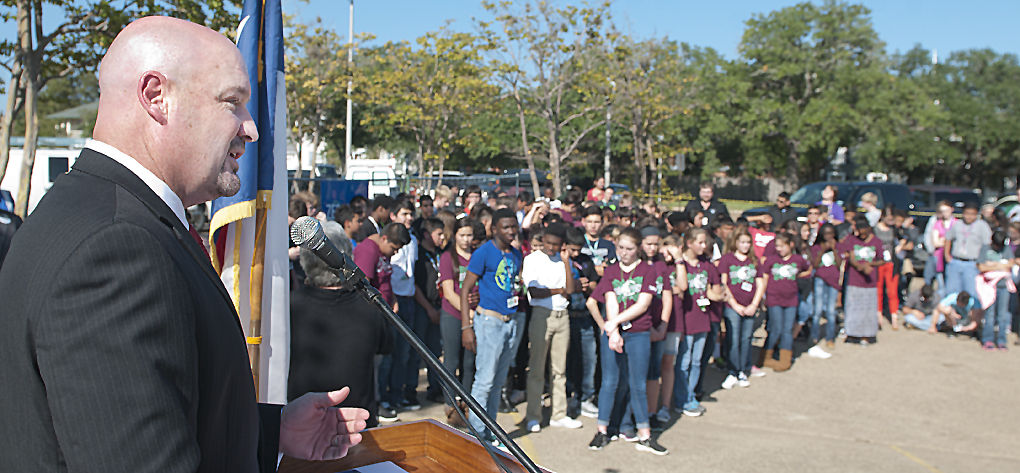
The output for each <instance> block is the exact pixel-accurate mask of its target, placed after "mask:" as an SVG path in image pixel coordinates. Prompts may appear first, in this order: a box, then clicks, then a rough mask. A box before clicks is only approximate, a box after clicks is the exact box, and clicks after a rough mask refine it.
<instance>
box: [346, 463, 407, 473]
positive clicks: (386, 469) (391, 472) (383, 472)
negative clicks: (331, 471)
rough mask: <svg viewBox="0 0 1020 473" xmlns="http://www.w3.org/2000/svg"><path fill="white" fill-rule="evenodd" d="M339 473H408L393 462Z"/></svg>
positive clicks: (374, 464)
mask: <svg viewBox="0 0 1020 473" xmlns="http://www.w3.org/2000/svg"><path fill="white" fill-rule="evenodd" d="M338 473H407V470H405V469H403V468H401V467H399V466H397V465H396V464H395V463H393V462H382V463H373V464H371V465H365V466H359V467H357V468H355V469H353V470H345V471H341V472H338Z"/></svg>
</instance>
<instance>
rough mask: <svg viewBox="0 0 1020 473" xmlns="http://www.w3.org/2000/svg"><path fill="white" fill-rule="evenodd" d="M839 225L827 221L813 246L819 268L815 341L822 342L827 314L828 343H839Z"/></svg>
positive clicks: (813, 322) (813, 327)
mask: <svg viewBox="0 0 1020 473" xmlns="http://www.w3.org/2000/svg"><path fill="white" fill-rule="evenodd" d="M837 237H838V233H837V232H836V226H835V225H833V224H831V223H826V224H823V225H822V226H821V228H820V229H819V230H818V236H817V237H816V238H815V244H814V245H811V266H813V267H814V268H815V280H814V303H815V304H814V305H815V310H814V313H813V314H812V319H811V342H812V343H817V342H819V331H820V327H819V326H818V323H819V321H821V318H822V314H825V321H826V324H825V344H826V346H828V347H829V348H832V347H834V346H835V340H836V297H837V295H838V294H839V289H840V287H841V285H840V277H839V276H840V267H842V264H843V256H842V254H841V253H840V251H839V240H838V239H837Z"/></svg>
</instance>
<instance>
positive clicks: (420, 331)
mask: <svg viewBox="0 0 1020 473" xmlns="http://www.w3.org/2000/svg"><path fill="white" fill-rule="evenodd" d="M414 307H415V311H414V326H413V327H411V328H413V329H414V334H415V335H417V336H418V338H420V339H421V341H422V342H424V343H425V346H426V347H428V349H429V351H430V352H432V354H433V355H435V356H436V358H439V356H441V355H442V354H443V341H442V336H441V331H440V329H439V324H434V323H432V321H431V320H429V314H428V312H426V311H425V308H424V307H422V306H420V305H418V304H417V303H415V304H414ZM440 310H441V309H440V308H439V307H437V308H436V311H437V312H438V311H440ZM408 350H409V351H408V353H409V355H408V360H407V371H406V376H407V377H406V378H405V379H404V391H405V392H404V394H405V395H406V396H408V397H410V396H415V392H416V391H417V390H418V371H419V370H420V369H421V363H422V361H423V360H421V358H420V357H419V356H418V353H417V352H415V351H414V348H412V347H411V346H410V345H408ZM427 374H428V380H429V387H428V393H429V394H432V395H440V394H442V392H443V389H442V388H440V387H439V376H437V375H436V373H433V372H432V370H428V373H427Z"/></svg>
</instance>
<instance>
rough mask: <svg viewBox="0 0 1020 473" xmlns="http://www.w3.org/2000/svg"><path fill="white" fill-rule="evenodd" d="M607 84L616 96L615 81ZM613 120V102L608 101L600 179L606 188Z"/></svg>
mask: <svg viewBox="0 0 1020 473" xmlns="http://www.w3.org/2000/svg"><path fill="white" fill-rule="evenodd" d="M609 84H610V85H612V86H613V95H616V81H612V80H611V81H609ZM612 119H613V101H612V98H610V99H609V103H607V104H606V158H605V161H604V162H603V163H602V173H603V174H602V177H603V178H604V179H605V181H606V187H609V156H610V153H609V145H610V139H609V138H610V133H609V128H610V125H611V124H612Z"/></svg>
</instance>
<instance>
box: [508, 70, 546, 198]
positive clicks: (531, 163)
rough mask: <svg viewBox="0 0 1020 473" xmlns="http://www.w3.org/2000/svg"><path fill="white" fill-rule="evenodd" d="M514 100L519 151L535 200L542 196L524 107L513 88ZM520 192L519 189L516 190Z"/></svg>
mask: <svg viewBox="0 0 1020 473" xmlns="http://www.w3.org/2000/svg"><path fill="white" fill-rule="evenodd" d="M514 98H515V99H516V100H515V101H516V103H517V117H518V118H519V119H520V122H521V149H522V150H524V161H525V162H527V163H528V174H529V175H530V176H531V191H532V193H533V195H534V197H535V198H536V199H538V198H539V196H541V195H542V194H541V193H540V189H539V187H538V174H536V173H535V160H534V158H532V157H531V148H530V147H529V146H528V125H527V122H525V120H524V106H523V105H522V104H521V97H520V94H519V93H518V91H517V89H516V88H514ZM518 192H520V189H518Z"/></svg>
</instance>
